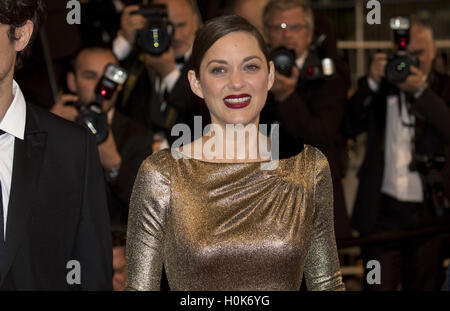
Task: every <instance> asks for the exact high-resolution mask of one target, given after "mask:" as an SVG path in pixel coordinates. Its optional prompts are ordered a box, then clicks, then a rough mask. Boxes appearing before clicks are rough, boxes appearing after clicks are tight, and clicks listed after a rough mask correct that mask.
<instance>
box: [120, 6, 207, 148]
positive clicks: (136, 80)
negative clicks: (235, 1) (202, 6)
mask: <svg viewBox="0 0 450 311" xmlns="http://www.w3.org/2000/svg"><path fill="white" fill-rule="evenodd" d="M151 4H152V6H153V7H147V8H146V7H140V6H137V5H131V6H127V7H126V8H125V10H124V12H123V15H122V19H121V29H120V31H119V34H118V37H117V38H116V40H115V41H114V51H115V54H116V55H117V56H118V58H119V59H124V61H123V66H124V67H125V68H127V69H129V71H130V75H131V77H132V79H129V81H128V83H127V84H126V85H125V86H124V89H125V90H124V92H123V94H122V95H123V96H121V98H120V99H119V102H118V104H117V107H118V109H119V110H120V111H122V112H123V113H125V114H126V115H128V116H130V117H132V118H133V119H135V120H137V121H139V122H140V123H142V124H143V125H145V126H146V127H148V128H150V129H152V130H153V131H154V133H159V132H162V133H163V134H164V136H165V137H166V138H167V139H168V140H169V142H170V141H171V140H172V138H171V137H170V130H171V128H172V126H173V125H174V124H175V123H179V122H184V123H187V124H189V125H191V126H193V115H194V114H204V115H206V116H207V115H208V114H207V112H206V107H204V105H203V104H202V103H201V101H200V100H199V99H198V98H196V97H195V96H194V95H193V93H192V92H191V90H190V88H189V84H188V80H187V71H188V65H187V64H188V62H189V59H190V56H191V49H192V44H193V42H194V35H195V32H196V30H197V29H198V27H199V25H200V24H201V17H200V14H199V11H198V8H197V5H196V2H195V1H194V0H172V1H168V0H154V1H152V2H151ZM154 5H165V6H166V8H167V11H166V12H164V11H165V10H160V11H161V12H160V13H158V14H160V15H161V17H159V18H156V17H154V16H153V18H154V19H155V20H158V23H160V27H161V29H162V32H164V31H165V30H166V27H169V28H168V29H173V33H172V34H170V33H169V34H161V40H165V38H163V37H164V36H168V35H169V36H170V37H171V45H170V46H169V47H168V49H167V51H164V52H163V53H162V54H159V53H155V52H153V51H151V50H149V48H148V47H143V46H142V42H137V41H138V39H139V35H142V31H145V30H146V26H147V22H148V21H147V18H146V17H144V16H143V15H141V13H142V14H144V13H143V12H142V10H144V11H145V10H152V9H153V10H154ZM139 9H142V10H141V11H138V10H139ZM136 11H137V12H138V14H136ZM164 14H167V17H164ZM167 19H168V20H167ZM171 27H173V28H171ZM139 32H141V33H139ZM139 43H141V44H139ZM143 43H144V44H145V45H148V43H146V42H143ZM150 48H152V47H151V46H150ZM130 53H131V54H130ZM156 54H158V55H156ZM185 64H186V65H185ZM204 123H205V121H204Z"/></svg>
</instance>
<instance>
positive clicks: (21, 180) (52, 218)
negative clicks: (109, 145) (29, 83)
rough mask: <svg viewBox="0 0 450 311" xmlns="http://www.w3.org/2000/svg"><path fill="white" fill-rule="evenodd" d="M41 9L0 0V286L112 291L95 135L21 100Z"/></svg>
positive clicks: (36, 0)
mask: <svg viewBox="0 0 450 311" xmlns="http://www.w3.org/2000/svg"><path fill="white" fill-rule="evenodd" d="M43 10H44V9H43V3H42V1H41V0H21V1H15V0H0V12H1V13H0V188H1V191H0V193H1V196H0V207H1V209H0V215H1V216H2V217H0V218H1V219H0V220H1V222H0V228H1V229H2V230H0V289H2V290H71V289H86V290H110V289H111V285H112V284H111V283H112V282H111V273H112V258H111V257H112V254H111V249H112V244H111V233H110V225H109V217H108V210H107V206H106V196H105V186H104V183H103V177H102V169H101V166H100V161H99V155H98V152H97V148H96V145H95V141H94V139H93V136H91V135H90V134H89V133H88V131H87V130H85V129H83V128H82V127H80V126H78V125H75V124H73V123H71V122H68V121H66V120H63V119H61V118H59V117H56V116H54V115H53V114H51V113H49V112H46V111H43V110H41V109H39V108H37V107H36V106H33V105H31V104H27V103H25V99H24V96H23V94H22V92H21V90H20V87H19V86H18V84H17V83H16V82H15V81H14V80H13V76H14V69H15V67H16V63H17V61H19V63H21V60H22V57H23V53H24V52H25V50H26V47H27V46H28V45H29V42H30V41H32V39H33V37H34V35H35V34H36V32H37V29H38V26H39V23H40V20H41V16H42V15H43ZM74 269H75V271H74ZM71 271H72V274H71V273H70V272H71Z"/></svg>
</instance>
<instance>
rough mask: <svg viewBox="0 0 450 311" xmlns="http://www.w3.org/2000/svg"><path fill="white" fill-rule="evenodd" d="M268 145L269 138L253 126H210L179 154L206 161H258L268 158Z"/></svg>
mask: <svg viewBox="0 0 450 311" xmlns="http://www.w3.org/2000/svg"><path fill="white" fill-rule="evenodd" d="M270 146H271V144H270V138H269V137H267V136H266V135H264V134H263V133H261V132H260V130H259V127H258V126H257V125H255V124H248V125H247V126H243V125H235V124H231V125H228V126H220V125H217V124H211V125H210V128H209V131H207V132H206V133H205V135H204V136H202V137H201V138H199V139H197V140H196V141H193V142H191V143H190V144H188V145H186V146H183V148H182V149H180V151H181V152H182V153H184V154H186V155H190V157H193V158H195V159H199V160H203V161H207V162H224V163H240V162H262V161H269V160H270V159H271V157H270V156H271V153H270Z"/></svg>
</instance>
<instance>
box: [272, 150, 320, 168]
mask: <svg viewBox="0 0 450 311" xmlns="http://www.w3.org/2000/svg"><path fill="white" fill-rule="evenodd" d="M281 162H285V165H286V166H292V165H293V164H294V163H295V165H296V166H302V167H304V166H309V165H311V164H313V165H314V166H316V165H317V164H319V165H321V164H323V163H324V162H327V163H328V161H327V158H326V157H325V155H324V154H323V153H322V151H320V150H319V149H318V148H316V147H313V146H311V145H306V144H305V145H304V147H303V149H302V150H301V151H300V152H299V153H297V154H296V155H293V156H291V157H289V158H287V159H282V160H281Z"/></svg>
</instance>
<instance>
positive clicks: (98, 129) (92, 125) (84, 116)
mask: <svg viewBox="0 0 450 311" xmlns="http://www.w3.org/2000/svg"><path fill="white" fill-rule="evenodd" d="M78 111H79V112H78V116H77V117H76V119H75V122H77V123H78V124H80V125H82V126H83V127H85V128H87V129H88V130H89V131H90V132H91V133H92V134H93V135H94V136H95V140H96V141H97V144H101V143H102V142H104V141H105V140H106V139H107V138H108V122H107V119H106V113H104V112H103V111H102V106H101V104H99V103H97V102H93V103H90V104H89V105H87V106H84V105H82V106H80V107H79V108H78Z"/></svg>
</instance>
